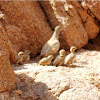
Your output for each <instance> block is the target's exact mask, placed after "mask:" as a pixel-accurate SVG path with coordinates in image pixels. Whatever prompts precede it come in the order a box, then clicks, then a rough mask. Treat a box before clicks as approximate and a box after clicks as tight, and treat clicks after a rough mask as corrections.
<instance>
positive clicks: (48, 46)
mask: <svg viewBox="0 0 100 100" xmlns="http://www.w3.org/2000/svg"><path fill="white" fill-rule="evenodd" d="M61 29H62V27H61V26H56V27H55V30H54V33H53V35H52V37H51V38H50V39H49V40H48V41H47V42H46V43H45V44H44V46H43V48H42V51H41V55H40V56H44V57H47V56H48V55H55V54H56V53H57V52H58V50H59V48H60V42H59V33H60V31H61Z"/></svg>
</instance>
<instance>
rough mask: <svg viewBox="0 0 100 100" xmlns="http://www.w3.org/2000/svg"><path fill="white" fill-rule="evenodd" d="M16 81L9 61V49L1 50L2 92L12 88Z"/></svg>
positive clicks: (0, 80)
mask: <svg viewBox="0 0 100 100" xmlns="http://www.w3.org/2000/svg"><path fill="white" fill-rule="evenodd" d="M14 83H15V74H14V71H13V69H12V68H11V65H10V62H9V55H8V53H7V51H0V92H2V91H7V90H11V89H12V87H13V86H14Z"/></svg>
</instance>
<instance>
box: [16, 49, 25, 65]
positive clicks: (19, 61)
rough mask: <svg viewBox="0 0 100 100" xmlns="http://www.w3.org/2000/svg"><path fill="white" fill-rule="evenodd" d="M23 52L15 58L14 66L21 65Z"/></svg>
mask: <svg viewBox="0 0 100 100" xmlns="http://www.w3.org/2000/svg"><path fill="white" fill-rule="evenodd" d="M23 56H24V52H22V51H21V52H19V53H18V55H17V56H16V64H21V63H22V61H23Z"/></svg>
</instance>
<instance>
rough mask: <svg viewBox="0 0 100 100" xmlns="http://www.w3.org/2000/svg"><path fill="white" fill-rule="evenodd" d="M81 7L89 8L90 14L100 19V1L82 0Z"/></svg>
mask: <svg viewBox="0 0 100 100" xmlns="http://www.w3.org/2000/svg"><path fill="white" fill-rule="evenodd" d="M81 4H82V7H83V8H84V9H85V10H87V9H89V10H90V14H92V15H93V16H95V17H96V18H97V19H98V20H99V21H100V1H98V0H97V1H94V0H93V1H85V0H84V1H82V2H81Z"/></svg>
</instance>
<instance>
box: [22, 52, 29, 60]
mask: <svg viewBox="0 0 100 100" xmlns="http://www.w3.org/2000/svg"><path fill="white" fill-rule="evenodd" d="M30 53H31V52H30V51H29V50H26V51H25V52H24V56H23V61H29V60H30Z"/></svg>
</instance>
